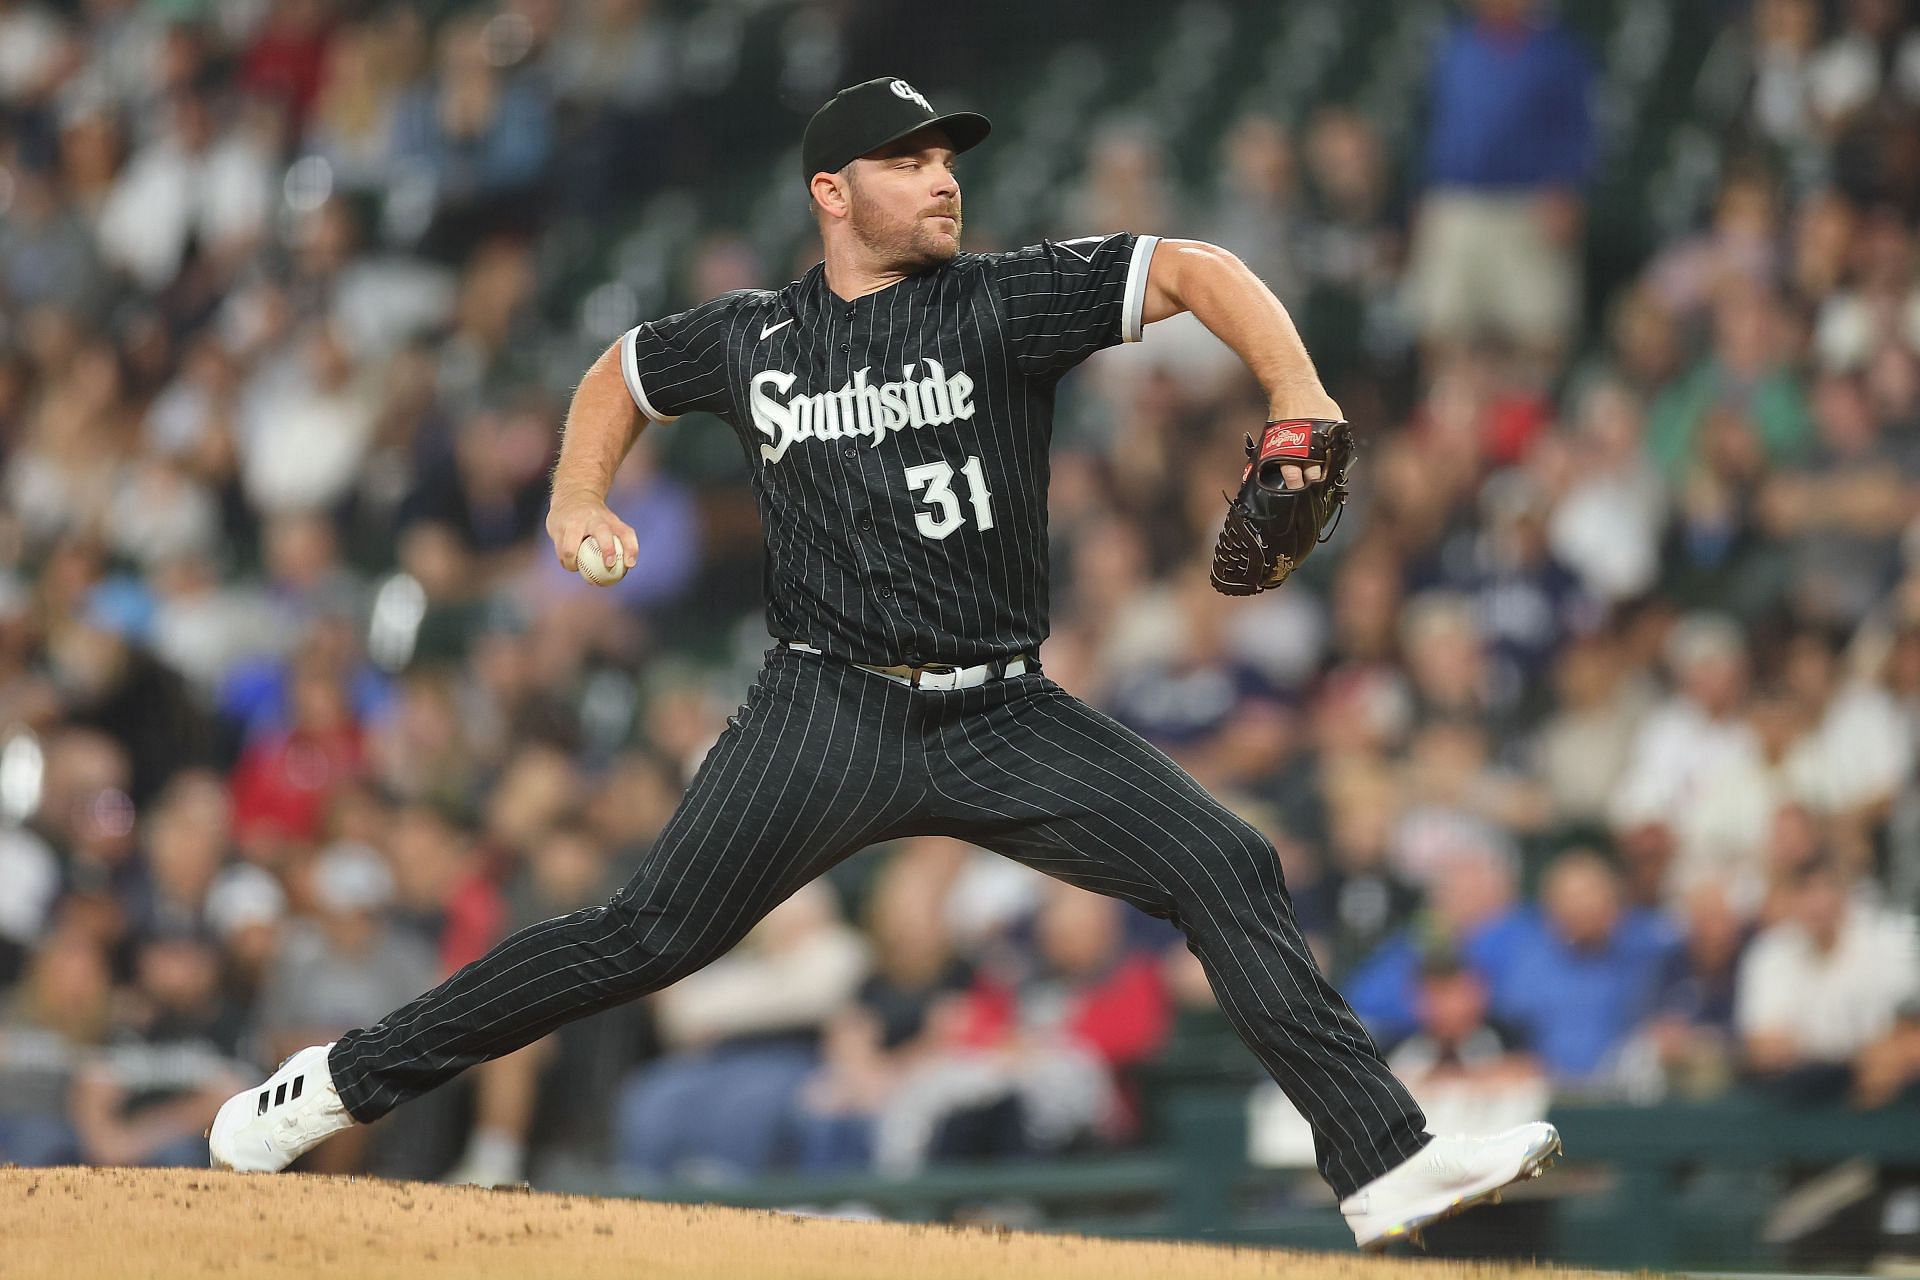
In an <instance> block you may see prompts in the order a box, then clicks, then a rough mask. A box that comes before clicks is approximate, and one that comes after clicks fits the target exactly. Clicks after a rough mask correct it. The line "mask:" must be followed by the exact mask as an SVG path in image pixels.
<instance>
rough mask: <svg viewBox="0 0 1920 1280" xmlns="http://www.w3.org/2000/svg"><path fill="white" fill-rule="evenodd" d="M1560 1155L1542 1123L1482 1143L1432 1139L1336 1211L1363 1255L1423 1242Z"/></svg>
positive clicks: (1556, 1134) (1556, 1137)
mask: <svg viewBox="0 0 1920 1280" xmlns="http://www.w3.org/2000/svg"><path fill="white" fill-rule="evenodd" d="M1559 1154H1560V1131H1559V1130H1558V1129H1555V1128H1554V1127H1553V1126H1552V1125H1550V1124H1546V1123H1544V1122H1541V1121H1535V1122H1534V1123H1532V1124H1523V1125H1520V1126H1519V1127H1518V1128H1514V1129H1508V1130H1507V1131H1506V1132H1504V1133H1496V1134H1493V1135H1491V1136H1490V1137H1485V1138H1469V1137H1464V1136H1449V1137H1436V1138H1435V1139H1434V1140H1433V1141H1431V1142H1429V1143H1428V1144H1427V1145H1426V1146H1424V1147H1422V1148H1421V1149H1420V1151H1419V1153H1418V1154H1416V1155H1415V1156H1414V1157H1413V1158H1412V1159H1410V1160H1407V1161H1405V1162H1404V1163H1401V1164H1398V1165H1395V1166H1394V1167H1393V1168H1391V1169H1389V1170H1387V1171H1386V1172H1385V1173H1383V1174H1381V1175H1380V1176H1379V1177H1377V1178H1375V1179H1374V1180H1373V1181H1372V1182H1369V1183H1368V1184H1367V1185H1366V1186H1364V1187H1362V1188H1360V1189H1359V1190H1358V1191H1356V1192H1354V1193H1353V1194H1352V1195H1350V1196H1348V1197H1347V1198H1346V1199H1345V1200H1342V1201H1341V1202H1340V1212H1341V1214H1342V1215H1343V1216H1344V1217H1345V1218H1346V1220H1347V1225H1348V1226H1350V1227H1352V1228H1353V1238H1354V1239H1355V1240H1356V1241H1358V1242H1359V1245H1360V1247H1361V1248H1362V1249H1372V1250H1379V1249H1384V1248H1386V1247H1387V1246H1388V1245H1390V1244H1392V1243H1394V1242H1395V1241H1396V1240H1412V1241H1413V1242H1414V1243H1416V1244H1418V1243H1420V1233H1421V1232H1422V1231H1423V1230H1425V1229H1426V1228H1427V1227H1430V1226H1432V1225H1433V1224H1434V1223H1436V1222H1438V1221H1440V1220H1441V1219H1442V1218H1451V1217H1452V1216H1453V1215H1454V1214H1456V1213H1460V1212H1462V1211H1464V1210H1467V1209H1471V1208H1473V1206H1475V1205H1477V1204H1483V1203H1486V1202H1487V1201H1493V1202H1494V1203H1498V1202H1499V1200H1500V1189H1501V1188H1502V1187H1505V1186H1509V1185H1511V1184H1513V1183H1515V1182H1521V1181H1524V1180H1526V1179H1528V1178H1537V1177H1539V1176H1540V1175H1541V1174H1543V1173H1545V1172H1546V1171H1547V1169H1548V1168H1549V1167H1550V1166H1551V1165H1552V1164H1553V1159H1554V1157H1555V1156H1557V1155H1559Z"/></svg>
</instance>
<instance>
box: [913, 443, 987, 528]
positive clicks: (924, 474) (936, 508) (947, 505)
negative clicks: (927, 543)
mask: <svg viewBox="0 0 1920 1280" xmlns="http://www.w3.org/2000/svg"><path fill="white" fill-rule="evenodd" d="M960 474H961V475H962V476H964V477H965V478H966V481H967V501H968V502H969V503H971V504H972V505H973V523H974V524H975V525H977V526H978V527H980V528H981V529H991V528H993V494H991V493H989V492H988V491H987V473H986V471H985V470H984V469H983V468H982V467H981V466H980V459H979V458H977V457H974V456H973V455H972V454H968V455H967V460H966V462H964V463H963V464H961V467H960ZM907 488H908V489H909V490H911V491H912V492H914V493H919V494H920V501H922V502H924V503H926V504H927V505H928V507H930V508H931V510H928V511H916V512H915V513H914V516H913V523H914V525H915V527H917V528H918V529H919V530H920V532H921V533H924V534H926V535H927V536H928V537H929V538H944V537H946V536H947V535H948V534H950V533H952V532H953V531H954V530H955V529H958V528H959V527H960V526H961V525H963V524H965V523H966V522H967V518H966V516H965V515H964V514H963V513H962V512H961V510H960V496H959V495H958V494H956V493H955V492H954V491H953V465H952V464H951V463H947V462H923V463H921V464H920V465H919V466H917V467H908V468H907ZM922 489H925V490H926V492H925V493H921V492H920V491H921V490H922Z"/></svg>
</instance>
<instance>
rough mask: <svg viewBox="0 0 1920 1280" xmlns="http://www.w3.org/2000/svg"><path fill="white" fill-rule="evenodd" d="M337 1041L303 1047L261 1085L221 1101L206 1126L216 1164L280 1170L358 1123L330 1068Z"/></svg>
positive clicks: (237, 1168)
mask: <svg viewBox="0 0 1920 1280" xmlns="http://www.w3.org/2000/svg"><path fill="white" fill-rule="evenodd" d="M332 1048H333V1045H332V1044H331V1043H328V1044H317V1045H314V1046H312V1047H311V1048H307V1049H302V1050H301V1051H300V1052H298V1053H296V1054H294V1055H293V1056H292V1057H291V1058H288V1059H287V1060H286V1061H285V1062H283V1063H281V1064H280V1069H279V1070H278V1071H276V1072H274V1073H273V1074H272V1075H270V1076H268V1077H267V1082H266V1083H265V1084H263V1085H261V1086H259V1087H258V1088H256V1089H248V1090H246V1091H245V1092H242V1093H236V1094H234V1095H233V1096H232V1097H231V1098H228V1099H227V1100H226V1101H225V1102H223V1103H222V1104H220V1110H219V1113H218V1114H216V1115H215V1116H214V1117H213V1127H212V1128H210V1129H208V1130H207V1150H208V1152H209V1154H210V1155H211V1157H212V1164H213V1167H214V1168H216V1169H232V1170H235V1171H236V1172H239V1173H278V1172H280V1171H281V1170H282V1169H284V1168H286V1167H287V1166H288V1165H290V1164H292V1163H293V1162H294V1161H295V1160H298V1159H299V1158H300V1157H301V1156H303V1155H305V1154H306V1153H307V1152H309V1151H311V1150H313V1149H314V1148H315V1147H317V1146H319V1145H320V1144H321V1143H322V1142H324V1141H326V1140H327V1139H328V1138H330V1137H332V1136H333V1135H334V1134H336V1133H338V1132H340V1131H341V1130H342V1129H349V1128H352V1127H353V1125H354V1124H355V1123H357V1122H356V1121H355V1120H354V1118H353V1116H352V1115H351V1114H349V1113H348V1111H347V1108H346V1105H345V1104H344V1103H342V1102H341V1101H340V1095H339V1094H338V1093H337V1092H335V1091H334V1087H333V1075H332V1073H331V1072H329V1071H328V1070H327V1051H328V1050H330V1049H332Z"/></svg>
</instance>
